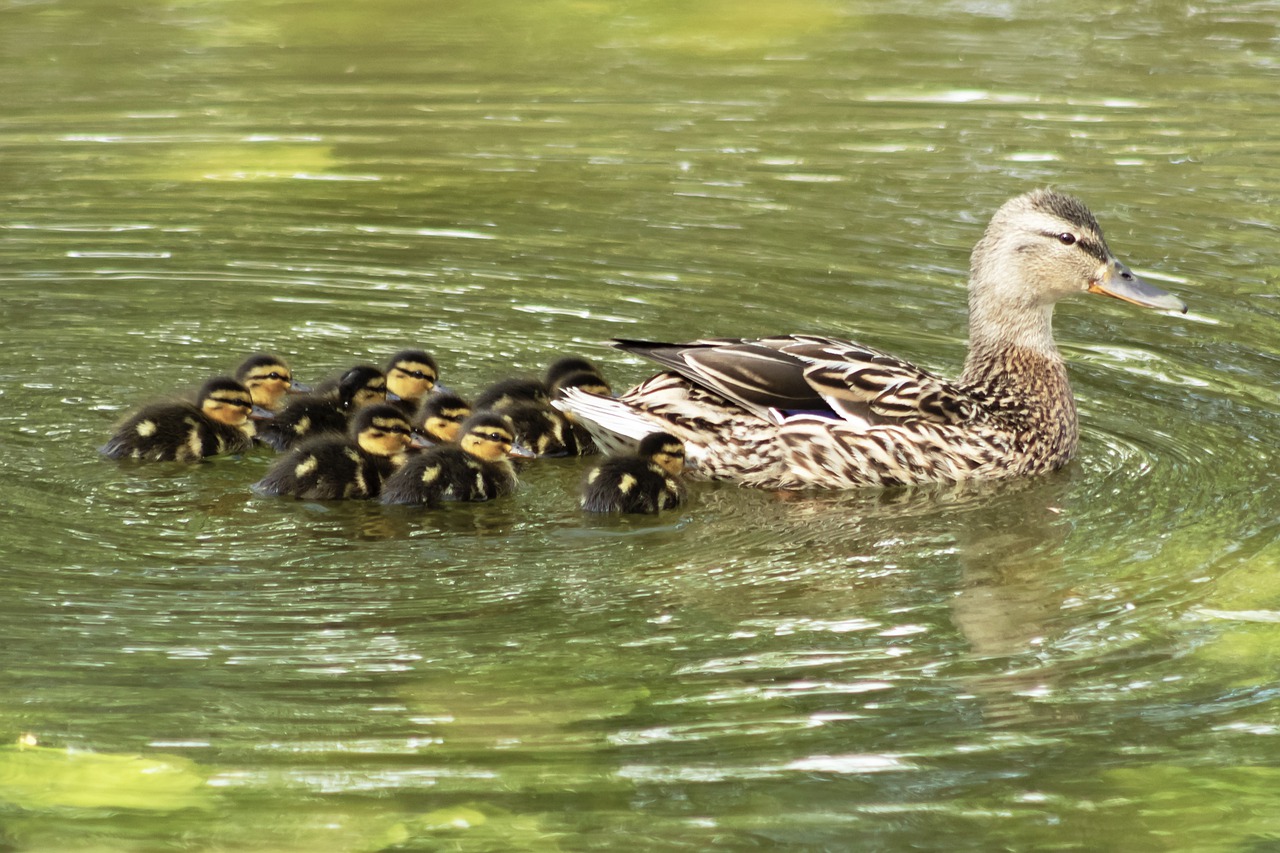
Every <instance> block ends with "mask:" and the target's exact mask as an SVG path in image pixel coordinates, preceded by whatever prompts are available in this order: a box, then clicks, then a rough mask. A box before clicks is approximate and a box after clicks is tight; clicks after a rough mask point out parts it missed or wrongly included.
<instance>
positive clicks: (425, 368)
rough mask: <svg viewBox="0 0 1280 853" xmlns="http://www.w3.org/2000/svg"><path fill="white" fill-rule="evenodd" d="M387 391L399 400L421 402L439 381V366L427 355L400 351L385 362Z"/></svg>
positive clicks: (411, 350) (419, 351)
mask: <svg viewBox="0 0 1280 853" xmlns="http://www.w3.org/2000/svg"><path fill="white" fill-rule="evenodd" d="M386 373H387V391H389V392H390V393H392V394H394V395H395V396H396V397H398V398H400V399H401V400H421V399H422V398H423V397H425V396H427V395H428V394H430V393H431V391H432V389H433V388H435V387H436V383H437V382H439V381H440V366H439V365H438V364H436V360H435V359H434V358H432V357H431V355H430V354H429V353H426V352H423V351H422V350H417V349H406V350H401V351H400V352H398V353H396V354H395V355H393V356H391V359H390V360H389V361H388V362H387V370H386Z"/></svg>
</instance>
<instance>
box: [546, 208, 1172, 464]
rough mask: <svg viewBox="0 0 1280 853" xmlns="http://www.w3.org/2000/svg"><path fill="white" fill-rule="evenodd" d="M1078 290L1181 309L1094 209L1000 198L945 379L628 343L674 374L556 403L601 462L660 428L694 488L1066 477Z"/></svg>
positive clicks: (834, 348)
mask: <svg viewBox="0 0 1280 853" xmlns="http://www.w3.org/2000/svg"><path fill="white" fill-rule="evenodd" d="M1079 293H1097V294H1103V295H1106V296H1113V297H1116V298H1118V299H1122V300H1124V301H1126V302H1132V303H1134V304H1135V305H1141V306H1144V307H1148V308H1158V309H1165V310H1174V311H1182V312H1185V311H1186V310H1187V308H1186V305H1185V304H1184V303H1183V302H1182V300H1180V299H1178V298H1177V297H1175V296H1172V295H1171V294H1168V293H1165V292H1164V291H1162V290H1160V289H1158V288H1156V287H1154V286H1153V285H1151V284H1149V283H1147V282H1145V281H1143V280H1142V279H1140V278H1138V277H1137V276H1136V275H1134V274H1133V273H1132V272H1131V271H1130V270H1129V269H1128V268H1127V267H1126V266H1125V265H1124V264H1122V263H1121V262H1120V261H1118V260H1117V259H1116V257H1115V256H1114V255H1113V254H1112V253H1111V250H1110V249H1109V248H1108V247H1107V243H1106V240H1104V239H1103V236H1102V229H1101V228H1100V227H1099V226H1098V223H1097V220H1095V219H1094V217H1093V214H1091V213H1090V212H1089V210H1088V208H1087V207H1085V205H1084V204H1083V203H1081V202H1080V201H1079V200H1078V199H1075V198H1073V197H1071V196H1068V195H1064V194H1062V193H1058V192H1054V191H1052V190H1035V191H1033V192H1030V193H1026V194H1024V195H1020V196H1018V197H1016V198H1013V199H1011V200H1010V201H1008V202H1006V203H1005V204H1004V205H1003V206H1001V207H1000V209H999V210H997V211H996V213H995V215H994V216H993V217H992V219H991V223H990V224H989V225H988V226H987V229H986V233H985V234H984V235H983V237H982V239H981V240H979V241H978V244H977V246H976V247H975V248H974V250H973V256H972V260H971V265H970V278H969V351H968V356H967V358H966V361H965V365H964V372H963V373H962V374H961V376H960V378H959V379H958V380H955V381H950V380H947V379H944V378H941V377H939V376H936V375H934V374H933V373H930V372H929V371H927V370H924V369H922V368H919V367H917V366H915V365H913V364H911V363H909V362H907V361H903V360H902V359H899V358H897V357H895V356H892V355H889V354H888V353H884V352H881V351H879V350H876V349H872V348H871V347H867V346H862V345H860V344H856V343H852V342H849V341H843V340H837V339H834V338H826V337H818V336H810V335H787V336H781V337H773V338H763V339H760V340H741V339H717V340H700V341H694V342H691V343H685V344H667V343H654V342H648V341H633V340H619V341H615V342H614V346H615V347H617V348H619V349H622V350H625V351H628V352H633V353H637V354H639V355H643V356H646V357H648V358H650V359H653V360H654V361H656V362H658V363H659V364H661V365H662V366H663V367H665V368H666V371H665V372H663V373H659V374H658V375H656V376H654V377H652V378H650V379H648V380H646V381H644V382H642V383H641V384H640V385H638V386H636V387H635V388H632V389H631V390H629V391H627V392H626V393H624V394H623V395H622V396H620V397H618V398H616V399H615V398H609V397H604V396H598V395H592V394H589V393H584V392H581V391H575V390H572V389H571V390H569V391H567V392H566V393H565V395H564V397H563V399H561V400H559V401H557V403H556V405H557V406H559V407H561V408H563V409H565V410H566V411H569V412H572V413H573V415H574V416H575V417H576V418H577V420H578V421H579V422H580V423H584V424H586V425H587V426H588V428H589V429H591V431H592V433H593V435H594V436H595V437H596V440H597V442H600V443H601V446H602V447H603V448H605V449H606V450H610V451H611V450H613V449H614V448H617V447H619V446H620V445H634V443H635V442H636V441H638V440H639V439H641V438H642V437H643V436H645V435H647V434H648V433H650V432H655V431H659V430H665V431H667V432H670V433H671V434H673V435H674V436H676V437H677V438H679V439H680V440H682V441H683V442H684V443H685V447H686V451H687V454H688V459H689V462H690V467H691V469H692V471H693V472H694V473H697V474H699V475H701V476H705V477H710V478H716V479H725V480H732V481H736V482H739V483H742V484H744V485H750V486H759V487H765V488H784V489H796V488H851V487H857V486H893V485H904V484H913V483H927V482H937V481H955V480H966V479H975V478H1005V477H1020V476H1027V475H1032V474H1039V473H1043V472H1046V471H1052V470H1054V469H1057V468H1061V467H1062V466H1063V465H1065V464H1066V463H1067V461H1068V460H1070V459H1071V457H1072V455H1073V454H1074V453H1075V450H1076V445H1077V443H1078V439H1079V426H1078V424H1077V420H1076V405H1075V400H1074V398H1073V396H1072V393H1071V386H1070V384H1069V383H1068V381H1067V371H1066V365H1065V364H1064V362H1063V360H1062V356H1061V355H1060V354H1059V352H1058V349H1057V346H1056V345H1055V343H1054V339H1053V328H1052V320H1053V307H1054V305H1055V304H1056V303H1057V302H1058V301H1059V300H1061V299H1063V298H1065V297H1068V296H1072V295H1075V294H1079Z"/></svg>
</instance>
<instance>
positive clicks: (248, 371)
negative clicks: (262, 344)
mask: <svg viewBox="0 0 1280 853" xmlns="http://www.w3.org/2000/svg"><path fill="white" fill-rule="evenodd" d="M235 377H236V379H239V380H240V381H241V382H249V381H254V380H256V381H263V380H266V379H284V380H286V381H289V380H291V379H292V378H293V371H291V370H290V369H289V365H288V364H286V363H285V361H284V359H281V358H276V357H275V356H274V355H269V354H267V353H255V354H254V355H251V356H249V357H248V358H246V359H245V360H244V361H242V362H240V366H239V367H237V368H236V372H235Z"/></svg>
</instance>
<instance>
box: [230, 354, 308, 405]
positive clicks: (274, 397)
mask: <svg viewBox="0 0 1280 853" xmlns="http://www.w3.org/2000/svg"><path fill="white" fill-rule="evenodd" d="M235 378H236V379H237V380H238V381H239V382H240V384H242V385H244V387H246V388H248V389H249V393H250V394H251V395H252V396H253V405H255V406H257V407H258V409H260V410H261V411H263V412H278V411H280V408H281V407H282V406H283V405H284V400H285V396H286V395H288V394H294V393H298V392H301V391H305V390H306V389H305V388H303V387H301V386H296V385H295V384H294V381H293V371H292V370H290V369H289V365H288V364H287V363H286V362H285V360H284V359H282V358H278V357H277V356H274V355H271V354H269V353H262V352H260V353H255V354H253V355H251V356H249V357H248V358H246V359H245V360H244V361H242V362H240V366H239V367H237V368H236V372H235Z"/></svg>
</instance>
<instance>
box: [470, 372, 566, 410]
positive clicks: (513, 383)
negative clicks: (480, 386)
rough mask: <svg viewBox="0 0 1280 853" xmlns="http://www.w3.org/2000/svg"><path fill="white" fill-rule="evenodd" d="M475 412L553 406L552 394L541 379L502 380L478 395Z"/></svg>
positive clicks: (518, 378) (475, 401) (519, 378)
mask: <svg viewBox="0 0 1280 853" xmlns="http://www.w3.org/2000/svg"><path fill="white" fill-rule="evenodd" d="M473 402H474V403H475V410H476V411H477V412H487V411H493V412H505V411H507V410H508V409H510V408H511V407H512V406H518V405H522V404H524V403H534V404H536V405H539V406H547V405H550V404H551V392H550V391H548V390H547V385H546V383H545V382H543V381H542V380H541V379H532V378H526V377H517V378H512V379H500V380H498V381H497V382H495V383H493V384H492V385H490V386H489V387H488V388H485V389H484V390H483V391H481V392H480V393H479V394H477V395H476V397H475V400H474V401H473Z"/></svg>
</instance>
